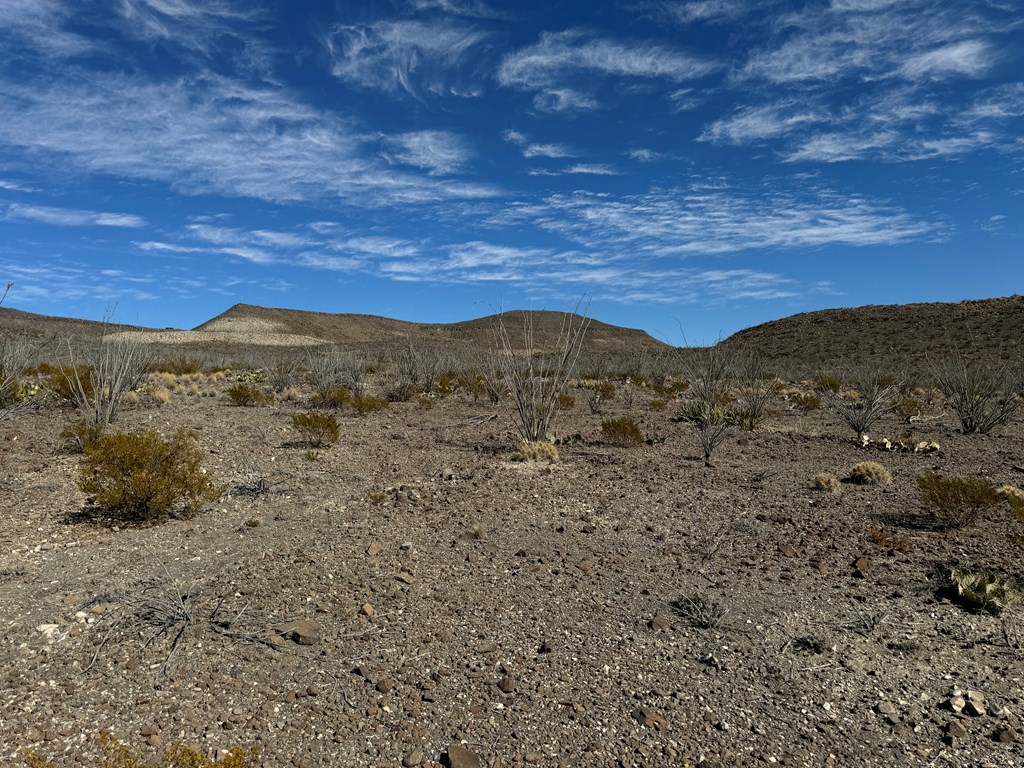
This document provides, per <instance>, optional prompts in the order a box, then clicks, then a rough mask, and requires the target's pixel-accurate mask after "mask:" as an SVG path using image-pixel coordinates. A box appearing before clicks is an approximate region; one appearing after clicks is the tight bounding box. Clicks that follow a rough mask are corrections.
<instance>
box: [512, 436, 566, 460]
mask: <svg viewBox="0 0 1024 768" xmlns="http://www.w3.org/2000/svg"><path fill="white" fill-rule="evenodd" d="M511 458H512V460H513V461H532V462H546V463H548V464H554V463H555V462H556V461H558V448H556V447H555V444H554V443H552V442H551V441H550V440H534V441H533V442H529V441H527V440H522V441H521V442H520V443H519V447H518V448H517V449H516V450H515V451H514V452H513V453H512V456H511Z"/></svg>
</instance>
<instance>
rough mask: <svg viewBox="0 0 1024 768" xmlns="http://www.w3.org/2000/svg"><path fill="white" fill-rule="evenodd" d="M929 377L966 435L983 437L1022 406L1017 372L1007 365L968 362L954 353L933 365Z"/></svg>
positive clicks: (1018, 373) (961, 354)
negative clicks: (975, 434) (976, 434)
mask: <svg viewBox="0 0 1024 768" xmlns="http://www.w3.org/2000/svg"><path fill="white" fill-rule="evenodd" d="M931 374H932V378H933V379H934V381H935V386H936V387H938V389H939V390H941V392H942V394H943V395H944V396H945V399H946V403H947V405H948V406H949V407H950V408H951V409H952V410H953V412H954V413H955V414H956V415H957V418H958V419H959V421H960V429H961V430H962V431H963V433H964V434H966V435H969V434H973V433H978V434H982V435H987V434H988V433H989V432H991V431H992V430H993V429H995V428H996V427H999V426H1003V425H1005V424H1006V423H1007V422H1008V421H1009V420H1010V419H1011V418H1012V417H1013V416H1014V415H1015V414H1016V413H1017V412H1018V411H1019V410H1020V409H1021V406H1022V405H1024V401H1022V400H1021V396H1020V392H1021V386H1022V383H1024V382H1022V377H1021V368H1020V366H1019V365H1016V364H1013V363H1011V362H1009V361H1005V360H968V359H967V358H966V357H965V355H964V354H963V353H962V352H960V351H955V352H953V353H951V354H948V355H946V356H945V357H944V358H943V361H942V362H941V363H935V364H933V365H932V366H931Z"/></svg>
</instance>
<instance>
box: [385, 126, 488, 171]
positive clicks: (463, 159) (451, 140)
mask: <svg viewBox="0 0 1024 768" xmlns="http://www.w3.org/2000/svg"><path fill="white" fill-rule="evenodd" d="M384 141H385V143H386V144H387V146H388V150H386V151H385V153H384V155H385V157H387V158H388V159H389V160H393V161H396V162H399V163H403V164H405V165H412V166H416V167H417V168H424V169H426V170H427V171H428V172H429V173H430V175H431V176H440V175H446V174H451V173H457V172H459V171H460V170H462V168H463V166H465V165H466V163H467V162H469V160H470V157H471V156H472V153H471V152H470V150H469V148H468V147H467V146H466V143H465V141H464V140H463V138H462V137H461V136H459V135H457V134H454V133H451V132H448V131H414V132H411V133H402V134H399V135H397V136H390V137H386V138H385V139H384Z"/></svg>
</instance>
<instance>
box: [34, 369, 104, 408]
mask: <svg viewBox="0 0 1024 768" xmlns="http://www.w3.org/2000/svg"><path fill="white" fill-rule="evenodd" d="M39 368H40V370H41V372H43V373H44V374H45V376H46V384H47V386H48V387H49V388H50V389H52V390H53V391H54V393H56V395H57V398H58V399H59V400H61V401H62V402H65V403H71V404H75V403H76V402H77V400H76V393H75V384H74V382H75V381H79V382H81V385H82V391H83V393H84V394H85V396H86V397H87V398H89V399H92V398H93V396H94V395H95V388H94V385H93V378H94V377H93V370H92V368H91V367H90V366H88V365H76V366H74V367H72V366H69V365H63V366H58V365H45V366H39Z"/></svg>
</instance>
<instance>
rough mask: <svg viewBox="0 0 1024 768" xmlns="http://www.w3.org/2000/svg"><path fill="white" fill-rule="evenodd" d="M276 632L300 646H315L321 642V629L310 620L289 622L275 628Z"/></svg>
mask: <svg viewBox="0 0 1024 768" xmlns="http://www.w3.org/2000/svg"><path fill="white" fill-rule="evenodd" d="M274 631H275V632H277V634H279V635H281V636H282V637H287V638H288V639H289V640H293V641H295V642H296V643H298V644H299V645H315V644H316V643H317V642H319V640H320V627H319V625H318V624H317V623H316V622H315V621H311V620H310V619H299V620H297V621H289V622H287V623H286V624H281V625H279V626H277V627H275V628H274Z"/></svg>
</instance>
